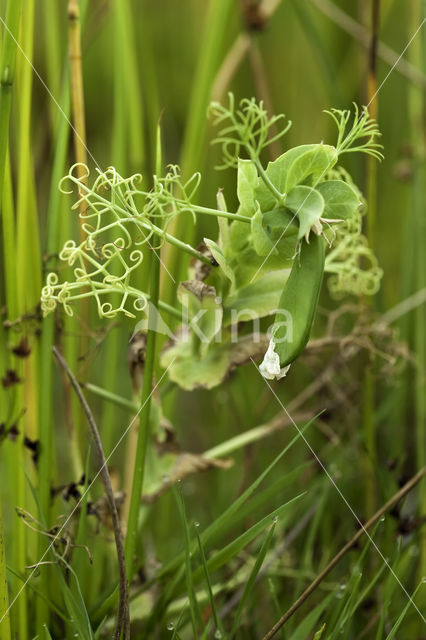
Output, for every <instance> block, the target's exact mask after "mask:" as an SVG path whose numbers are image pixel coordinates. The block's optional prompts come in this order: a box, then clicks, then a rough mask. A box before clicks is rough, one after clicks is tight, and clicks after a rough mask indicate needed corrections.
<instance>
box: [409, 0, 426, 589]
mask: <svg viewBox="0 0 426 640" xmlns="http://www.w3.org/2000/svg"><path fill="white" fill-rule="evenodd" d="M425 18H426V2H425V0H418V1H417V2H413V3H412V5H411V28H413V27H415V28H416V29H417V28H418V25H419V24H421V23H422V22H424V20H425ZM410 53H411V56H412V62H413V64H415V65H416V66H418V68H420V69H423V71H424V70H425V68H426V36H425V29H424V28H423V29H422V30H421V31H420V33H419V34H418V37H417V38H416V39H415V40H414V42H413V43H412V46H411V51H410ZM425 107H426V101H425V96H424V92H423V91H421V90H419V89H418V88H417V87H410V91H409V93H408V109H409V118H410V128H411V136H412V145H413V150H414V154H413V155H414V180H413V189H412V210H413V227H414V230H415V231H414V247H413V249H414V265H415V267H414V274H415V275H414V279H415V287H416V290H417V291H418V290H420V289H423V288H424V287H425V286H426V259H425V255H424V242H425V238H426V226H425V222H424V215H425V195H424V185H425V177H426V165H425V162H426V143H425V133H426V131H425V121H424V117H425ZM425 325H426V311H425V306H424V305H422V306H419V307H418V308H417V309H416V310H415V311H414V340H413V343H414V344H413V346H414V352H415V354H416V361H417V362H416V364H417V366H416V372H415V386H414V406H415V420H416V431H415V447H416V457H417V466H418V468H420V469H421V468H422V467H423V466H424V464H425V463H426V399H425V390H424V381H425V372H426V340H425V334H424V330H425ZM418 509H419V513H420V514H422V513H425V511H426V489H425V488H424V487H423V488H422V490H421V491H420V494H419V507H418ZM420 549H421V556H420V561H419V576H420V579H422V578H423V576H424V575H425V574H426V530H425V528H424V527H423V530H422V533H421V541H420Z"/></svg>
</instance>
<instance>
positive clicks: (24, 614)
mask: <svg viewBox="0 0 426 640" xmlns="http://www.w3.org/2000/svg"><path fill="white" fill-rule="evenodd" d="M12 4H13V3H12ZM34 11H35V4H34V0H28V2H27V3H26V5H25V12H24V14H23V17H22V18H23V19H22V48H23V49H24V51H25V54H26V56H27V58H28V59H29V60H31V59H32V51H33V39H34V33H33V26H34ZM18 62H19V66H18V69H17V71H18V73H17V84H18V87H19V110H18V120H17V124H18V136H17V165H18V167H17V169H18V170H17V210H16V244H15V254H16V260H15V265H16V267H15V268H16V291H15V293H14V295H15V297H16V298H15V299H16V312H17V314H18V316H19V315H23V314H25V313H27V312H30V313H31V312H33V311H34V308H35V306H36V304H37V302H38V297H39V291H40V285H41V278H40V253H39V238H38V221H37V211H36V202H35V192H34V175H33V168H32V154H31V100H32V68H31V66H30V64H29V63H28V61H27V60H26V59H25V58H23V57H20V58H19V60H18ZM21 335H22V334H21ZM31 348H32V353H31V355H30V357H29V358H27V359H26V360H25V363H24V361H23V360H22V359H21V358H20V359H19V360H17V362H16V366H15V370H16V372H17V374H18V376H19V377H20V378H21V379H22V380H23V383H22V384H21V385H19V387H18V389H17V393H16V409H17V410H19V411H21V410H22V409H24V408H25V409H26V413H25V418H21V420H20V421H19V435H18V438H17V441H16V443H15V446H16V449H15V455H16V460H15V464H16V479H15V483H16V492H15V497H14V500H15V504H17V505H19V506H20V507H22V508H24V509H25V508H26V500H27V499H26V479H25V475H24V472H23V469H24V467H25V455H24V447H23V443H24V437H25V435H28V436H29V437H31V438H35V437H37V431H38V415H37V407H38V398H37V386H38V385H37V374H36V369H37V364H38V346H37V344H36V342H35V341H32V344H31ZM29 542H30V537H29V536H28V534H27V529H26V526H25V525H24V524H23V523H22V522H19V523H17V526H16V538H15V541H14V546H13V566H14V568H15V569H17V570H18V571H20V572H24V571H25V565H26V564H27V554H29V552H30V549H29ZM16 608H17V611H16V627H15V632H17V634H18V636H19V637H22V638H26V637H28V635H29V630H28V602H27V593H26V591H23V592H22V593H21V594H20V596H19V599H18V601H17V603H16Z"/></svg>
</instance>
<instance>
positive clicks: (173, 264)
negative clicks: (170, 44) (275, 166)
mask: <svg viewBox="0 0 426 640" xmlns="http://www.w3.org/2000/svg"><path fill="white" fill-rule="evenodd" d="M234 4H235V3H234V2H233V0H210V3H209V9H208V13H207V16H206V21H205V26H204V31H203V36H202V40H201V42H202V43H203V44H202V48H201V51H200V53H199V56H198V64H197V68H196V70H195V74H194V80H193V85H192V92H191V97H190V102H189V109H188V118H187V123H186V129H185V135H184V140H183V145H182V153H181V162H180V164H181V167H182V174H183V176H188V175H190V174H191V172H192V171H195V170H199V168H200V165H201V159H202V153H203V149H204V144H203V143H204V138H205V132H206V127H207V117H206V112H207V107H208V104H209V101H210V98H211V90H212V85H213V81H214V78H215V75H216V72H217V70H218V68H219V66H220V62H221V56H222V52H223V44H224V36H225V33H226V31H227V27H228V23H229V20H230V17H231V14H232V10H233V8H234ZM172 233H173V235H175V236H177V237H178V238H183V239H185V240H187V241H188V242H191V240H192V236H193V233H194V231H193V230H190V231H188V225H187V224H186V220H185V219H184V218H178V220H177V223H176V225H174V226H173V228H172ZM181 258H182V256H181V254H180V253H179V252H177V251H174V250H171V251H170V253H169V256H168V259H167V266H168V268H169V271H170V272H171V273H173V275H174V276H175V277H176V280H180V279H181V278H180V269H181V266H180V265H181ZM166 291H167V293H166V296H165V299H166V301H167V302H170V300H171V299H172V296H174V291H173V289H172V283H169V282H168V286H167V288H166Z"/></svg>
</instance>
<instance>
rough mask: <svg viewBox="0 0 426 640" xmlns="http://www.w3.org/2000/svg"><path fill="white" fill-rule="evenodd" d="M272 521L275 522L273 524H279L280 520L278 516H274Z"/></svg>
mask: <svg viewBox="0 0 426 640" xmlns="http://www.w3.org/2000/svg"><path fill="white" fill-rule="evenodd" d="M272 522H273V524H277V522H278V516H275V517H274V518H272Z"/></svg>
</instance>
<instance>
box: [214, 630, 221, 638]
mask: <svg viewBox="0 0 426 640" xmlns="http://www.w3.org/2000/svg"><path fill="white" fill-rule="evenodd" d="M214 637H215V638H221V637H222V631H221V630H220V629H216V631H215V632H214Z"/></svg>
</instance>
